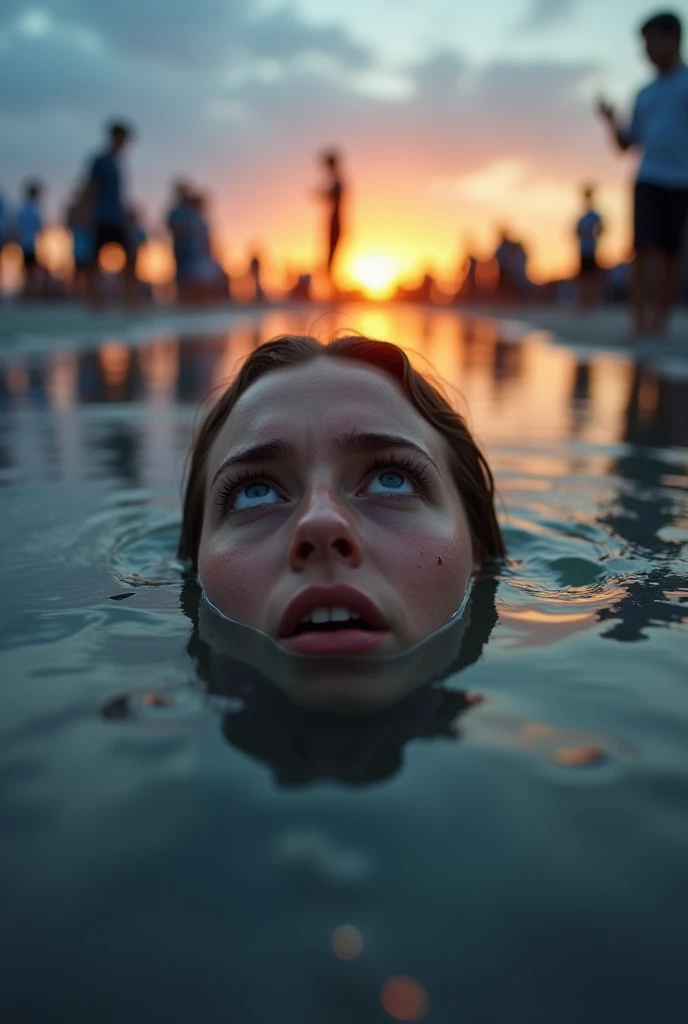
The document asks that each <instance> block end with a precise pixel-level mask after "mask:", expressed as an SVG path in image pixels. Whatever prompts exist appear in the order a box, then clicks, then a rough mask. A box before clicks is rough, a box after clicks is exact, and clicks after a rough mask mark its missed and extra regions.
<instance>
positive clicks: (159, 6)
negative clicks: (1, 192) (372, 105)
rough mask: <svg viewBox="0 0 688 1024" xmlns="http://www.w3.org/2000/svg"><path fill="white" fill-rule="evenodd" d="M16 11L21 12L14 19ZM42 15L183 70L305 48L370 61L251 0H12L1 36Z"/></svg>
mask: <svg viewBox="0 0 688 1024" xmlns="http://www.w3.org/2000/svg"><path fill="white" fill-rule="evenodd" d="M5 2H7V3H8V4H9V6H8V8H7V9H5V6H4V4H5ZM19 9H21V10H22V12H23V13H21V14H20V15H19V17H17V11H18V10H19ZM46 19H49V20H50V22H51V23H52V24H53V25H56V26H61V27H62V29H63V30H67V29H69V30H72V31H74V30H78V29H81V30H86V31H87V32H89V33H91V35H92V36H93V37H94V38H97V39H100V40H101V42H102V45H103V47H104V48H107V49H110V50H112V51H116V52H120V53H122V54H123V55H126V56H129V57H131V56H139V57H144V58H146V59H147V60H150V61H152V62H154V63H155V64H157V65H159V64H166V65H168V66H171V67H174V68H175V69H176V70H177V71H180V70H183V71H184V72H186V71H188V70H190V69H193V68H198V67H204V68H206V69H207V68H210V67H214V68H219V67H223V66H225V67H226V66H228V65H231V63H232V62H235V61H237V60H242V59H245V58H254V59H255V58H267V59H270V58H271V59H279V60H293V59H296V58H298V57H301V56H303V55H304V54H308V53H319V54H321V55H323V56H326V57H329V58H331V59H333V60H336V61H338V62H340V63H342V64H345V65H347V66H350V67H361V66H365V65H366V64H367V63H369V61H370V55H369V53H368V51H367V50H366V48H365V47H363V46H362V45H360V44H359V43H357V42H354V41H353V40H352V39H351V38H350V37H349V35H348V34H347V33H346V32H345V31H344V30H343V29H341V28H339V27H338V26H334V25H333V26H324V27H323V26H313V25H310V24H309V23H308V22H306V21H304V20H302V19H301V18H299V17H298V15H297V14H295V13H294V12H293V11H292V10H291V9H290V8H288V7H280V8H277V9H275V10H272V11H269V12H260V11H259V10H257V9H256V5H255V3H254V2H252V0H194V3H193V4H191V3H188V2H186V0H117V2H116V3H110V2H106V0H44V2H43V3H42V4H41V6H40V7H36V8H34V9H28V10H27V9H26V7H25V6H24V7H22V8H19V6H18V3H17V0H3V20H2V22H1V23H0V27H4V29H5V32H6V33H7V32H9V33H10V34H11V33H12V32H13V31H14V32H15V33H17V30H18V33H19V34H21V33H22V25H23V24H24V25H25V24H26V23H27V21H28V23H29V25H30V24H31V22H33V23H35V24H40V23H41V21H43V22H45V21H46ZM24 34H30V33H26V32H24ZM43 34H45V33H43Z"/></svg>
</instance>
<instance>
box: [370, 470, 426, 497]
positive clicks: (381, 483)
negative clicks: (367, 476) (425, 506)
mask: <svg viewBox="0 0 688 1024" xmlns="http://www.w3.org/2000/svg"><path fill="white" fill-rule="evenodd" d="M367 492H368V494H401V495H404V496H406V495H408V494H415V493H416V491H415V490H414V487H413V484H412V483H411V481H410V480H409V479H408V477H407V476H406V475H405V474H404V473H399V472H397V470H395V469H383V470H382V471H381V472H380V473H376V475H375V476H374V477H373V478H372V480H371V481H370V483H369V484H368V487H367Z"/></svg>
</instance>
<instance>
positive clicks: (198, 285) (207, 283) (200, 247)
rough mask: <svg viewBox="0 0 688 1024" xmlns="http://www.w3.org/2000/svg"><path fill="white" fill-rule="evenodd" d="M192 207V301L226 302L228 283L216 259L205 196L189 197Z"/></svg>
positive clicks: (195, 195)
mask: <svg viewBox="0 0 688 1024" xmlns="http://www.w3.org/2000/svg"><path fill="white" fill-rule="evenodd" d="M190 204H191V210H192V217H191V280H192V298H193V300H194V301H197V302H209V301H212V300H213V299H220V298H224V299H226V298H227V296H228V294H229V279H228V277H227V274H226V273H225V271H224V270H223V268H222V267H221V266H220V264H219V263H218V262H217V260H216V259H215V258H214V257H213V252H212V244H211V235H210V224H209V221H208V216H207V198H206V196H205V195H204V194H203V193H200V192H197V193H196V194H194V195H192V196H191V197H190Z"/></svg>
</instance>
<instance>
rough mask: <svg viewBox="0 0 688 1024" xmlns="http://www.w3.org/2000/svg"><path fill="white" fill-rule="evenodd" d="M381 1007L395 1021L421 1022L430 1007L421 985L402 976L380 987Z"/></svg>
mask: <svg viewBox="0 0 688 1024" xmlns="http://www.w3.org/2000/svg"><path fill="white" fill-rule="evenodd" d="M382 1005H383V1007H384V1008H385V1010H386V1011H387V1013H388V1014H389V1015H390V1017H394V1018H395V1020H422V1018H423V1017H425V1015H426V1014H427V1012H428V1009H429V1006H430V1004H429V1001H428V997H427V995H426V993H425V989H424V988H423V987H422V985H419V984H418V982H417V981H415V980H414V979H413V978H407V977H404V976H403V975H399V976H398V977H396V978H390V979H389V980H388V981H386V982H385V984H384V985H383V986H382Z"/></svg>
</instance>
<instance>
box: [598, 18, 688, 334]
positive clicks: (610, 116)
mask: <svg viewBox="0 0 688 1024" xmlns="http://www.w3.org/2000/svg"><path fill="white" fill-rule="evenodd" d="M640 31H641V34H642V36H643V38H644V40H645V50H646V52H647V56H648V58H649V60H650V61H651V63H652V64H654V66H655V67H656V68H657V71H658V75H657V78H656V79H655V80H654V82H651V83H650V85H647V86H645V88H644V89H641V90H640V92H639V93H638V96H637V98H636V101H635V108H634V111H633V117H632V119H631V123H630V124H629V125H623V124H621V122H620V121H619V120H618V118H617V116H616V112H615V110H614V108H613V107H612V106H611V105H610V104H609V103H606V102H605V101H601V102H600V104H599V113H600V114H601V115H602V117H603V118H604V119H605V120H606V121H607V122H608V123H609V125H610V127H611V129H612V136H613V138H614V140H615V142H616V144H617V145H618V146H619V148H620V149H622V150H626V149H629V148H631V147H637V148H638V149H640V150H641V151H642V153H643V156H642V160H641V162H640V166H639V168H638V174H637V177H636V184H635V209H634V229H635V273H634V282H633V310H634V322H633V328H634V333H635V334H637V335H642V334H647V333H651V334H663V333H664V332H665V330H666V327H667V321H668V317H669V313H670V311H671V307H672V305H673V303H674V300H675V297H676V291H677V285H678V274H679V262H680V254H681V247H682V242H683V236H684V233H685V228H686V223H688V68H687V67H686V66H685V64H684V63H683V60H682V59H681V21H680V19H679V18H678V17H677V15H675V14H670V13H664V14H656V15H654V16H653V17H652V18H650V19H649V20H648V21H646V22H645V24H644V25H643V26H642V28H641V30H640ZM655 259H656V260H657V261H658V263H659V267H660V273H659V280H658V289H657V294H656V295H655V296H651V294H650V279H651V274H652V263H653V261H654V260H655ZM653 298H654V303H653V302H652V300H653ZM652 306H654V313H652V314H650V308H651V307H652Z"/></svg>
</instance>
